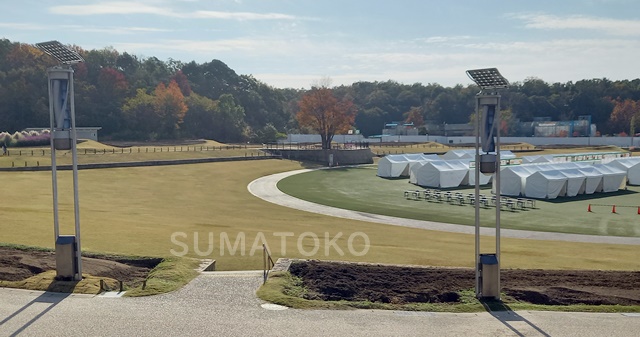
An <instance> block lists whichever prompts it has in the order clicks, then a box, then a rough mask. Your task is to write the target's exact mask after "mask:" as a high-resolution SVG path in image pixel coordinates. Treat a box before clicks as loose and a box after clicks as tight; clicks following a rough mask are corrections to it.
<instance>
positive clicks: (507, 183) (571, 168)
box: [378, 150, 640, 199]
mask: <svg viewBox="0 0 640 337" xmlns="http://www.w3.org/2000/svg"><path fill="white" fill-rule="evenodd" d="M471 151H474V154H475V150H471ZM443 157H444V156H443ZM470 162H471V159H469V158H465V159H449V160H446V159H444V158H442V159H441V158H440V157H439V156H437V155H423V154H404V155H388V156H386V157H384V158H382V159H380V161H379V162H378V176H380V177H387V178H397V177H409V182H410V183H412V184H416V185H419V186H423V187H432V188H453V187H459V186H466V185H475V169H473V168H471V167H470ZM523 162H524V160H523ZM492 181H493V176H492V175H485V174H480V181H479V183H480V184H481V185H485V184H489V183H491V182H492ZM627 182H628V183H629V184H631V185H640V157H627V158H615V159H612V160H610V161H608V162H607V163H604V164H594V163H593V162H561V163H553V162H551V163H549V162H546V163H539V164H523V165H513V166H503V167H502V169H501V175H500V190H501V194H503V195H508V196H524V197H528V198H540V199H554V198H556V197H558V196H569V197H571V196H576V195H578V194H592V193H595V192H614V191H617V190H618V189H621V188H625V186H626V184H627ZM493 189H494V192H495V186H494V188H493Z"/></svg>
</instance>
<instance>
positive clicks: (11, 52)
mask: <svg viewBox="0 0 640 337" xmlns="http://www.w3.org/2000/svg"><path fill="white" fill-rule="evenodd" d="M69 47H70V48H72V49H74V50H76V51H77V52H78V53H79V54H80V55H81V56H82V57H83V58H84V60H85V62H83V63H78V64H75V65H74V66H73V68H74V83H75V108H76V120H77V125H78V126H84V127H102V129H101V130H100V138H101V139H111V140H159V139H193V138H207V139H214V140H217V141H220V142H226V143H237V142H269V141H274V140H276V138H277V137H281V136H282V135H283V134H286V133H307V132H309V130H308V129H305V128H304V127H301V126H300V125H298V122H297V121H296V118H295V116H296V114H297V113H298V110H299V102H300V99H301V98H302V96H303V95H304V94H305V92H306V90H304V89H294V88H274V87H272V86H270V85H267V84H265V83H263V82H261V81H259V80H257V79H256V78H254V77H253V76H252V75H243V74H240V75H238V74H237V73H236V72H235V71H234V70H233V69H230V68H229V67H228V66H227V65H226V64H225V63H224V62H223V61H221V60H217V59H212V60H211V61H210V62H205V63H201V64H199V63H196V62H195V61H191V62H188V63H185V62H182V61H178V60H173V59H169V60H166V61H162V60H159V59H158V58H156V57H139V56H136V55H131V54H129V53H126V52H122V53H121V52H119V51H117V50H115V49H114V48H111V47H107V48H104V49H99V50H95V49H94V50H84V49H82V48H81V47H80V46H75V45H73V46H69ZM56 64H57V62H56V61H55V60H54V59H53V58H52V57H50V56H48V55H46V54H43V53H42V52H41V51H40V50H38V49H37V48H35V47H34V46H33V45H29V44H25V43H20V42H12V41H9V40H7V39H0V132H2V131H5V132H9V133H11V132H15V131H20V130H23V129H25V128H30V127H48V126H49V105H48V93H47V68H49V67H52V66H55V65H56ZM461 76H464V74H461ZM332 91H333V94H334V95H335V96H336V97H337V98H338V99H340V100H348V101H351V102H352V103H353V104H354V106H355V109H356V113H355V121H354V124H355V125H353V128H354V129H356V130H359V131H360V133H362V134H363V135H364V136H371V135H377V134H380V132H381V129H382V128H383V126H384V124H385V123H389V122H392V121H406V122H413V123H414V124H415V125H417V126H422V125H424V124H425V123H431V124H443V123H448V124H456V123H469V122H470V120H471V117H472V115H473V113H474V110H475V100H474V96H475V95H476V94H477V93H478V91H479V88H478V87H477V86H475V85H467V86H463V85H456V86H453V87H444V86H441V85H439V84H437V83H430V82H429V79H428V78H425V82H424V83H414V84H402V83H398V82H396V81H394V80H392V79H389V80H387V81H381V82H356V83H353V84H351V85H341V86H336V87H333V88H332ZM501 95H502V101H501V110H502V111H503V125H502V126H501V127H502V129H503V132H504V135H512V134H515V133H517V127H516V125H517V122H528V121H532V120H534V119H536V118H550V119H551V120H573V119H577V118H578V117H579V116H585V115H589V116H590V118H591V120H592V123H595V124H596V125H597V128H598V131H599V133H601V134H602V135H628V134H629V133H635V129H636V127H640V79H638V78H636V79H633V80H616V81H612V80H608V79H606V78H601V79H580V80H577V81H576V82H573V81H569V82H566V83H547V82H545V81H544V80H543V79H539V78H526V79H524V80H522V81H519V82H512V83H511V86H510V87H509V88H508V89H507V90H503V91H502V92H501Z"/></svg>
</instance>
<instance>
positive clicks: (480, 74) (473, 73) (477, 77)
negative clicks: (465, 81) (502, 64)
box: [467, 68, 509, 90]
mask: <svg viewBox="0 0 640 337" xmlns="http://www.w3.org/2000/svg"><path fill="white" fill-rule="evenodd" d="M467 76H469V78H470V79H471V80H472V81H474V82H475V83H476V84H477V85H478V86H479V87H480V88H481V89H482V90H492V89H504V88H507V87H509V81H507V79H506V78H504V77H503V76H502V75H500V72H499V71H498V69H497V68H485V69H473V70H467Z"/></svg>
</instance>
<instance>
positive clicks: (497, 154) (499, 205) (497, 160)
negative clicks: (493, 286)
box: [495, 95, 502, 300]
mask: <svg viewBox="0 0 640 337" xmlns="http://www.w3.org/2000/svg"><path fill="white" fill-rule="evenodd" d="M497 99H498V102H497V104H496V106H495V109H496V113H495V116H496V117H495V127H496V129H497V130H496V173H495V178H496V258H497V260H498V277H497V280H496V282H497V283H498V297H497V299H498V300H499V299H500V289H502V288H500V263H501V259H500V212H501V210H502V205H501V204H500V194H501V189H500V95H497Z"/></svg>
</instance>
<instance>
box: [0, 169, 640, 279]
mask: <svg viewBox="0 0 640 337" xmlns="http://www.w3.org/2000/svg"><path fill="white" fill-rule="evenodd" d="M300 168H303V165H302V164H300V163H298V162H293V161H286V160H261V161H243V162H224V163H209V164H192V165H181V166H158V167H139V168H113V169H99V170H83V171H80V173H79V180H80V208H81V209H80V216H81V228H82V247H83V249H84V250H88V251H93V252H103V253H117V254H127V255H146V256H160V257H162V256H168V255H171V253H170V252H171V250H172V249H173V250H174V251H182V250H183V246H180V245H177V244H176V243H175V242H172V241H171V237H172V235H175V234H174V233H184V236H178V237H177V238H178V241H179V242H180V243H182V244H184V245H185V246H186V247H188V256H193V257H199V255H203V254H196V252H195V248H196V247H195V246H196V244H197V248H199V250H200V251H202V252H204V253H207V252H206V251H207V248H208V242H209V235H211V236H212V238H213V240H212V243H213V245H214V247H213V248H214V249H213V251H212V252H210V253H208V254H204V255H206V256H202V257H206V258H213V259H216V260H217V261H218V263H217V266H218V268H219V269H222V270H238V269H260V268H262V256H261V251H259V250H255V251H253V254H251V253H252V252H251V250H252V248H256V249H257V248H258V246H259V244H261V242H262V241H261V239H262V237H264V239H265V241H266V242H267V243H268V245H269V247H270V248H271V251H272V254H273V255H274V258H278V257H282V256H286V257H292V258H309V257H310V258H317V259H329V260H349V261H368V262H383V263H398V264H418V265H433V266H467V267H472V266H473V261H474V252H473V250H474V247H473V242H474V238H473V236H472V235H465V234H455V233H445V232H437V231H428V230H420V229H412V228H402V227H396V226H387V225H381V224H374V223H368V222H362V221H352V220H345V219H339V218H333V217H328V216H324V215H320V214H314V213H308V212H304V211H298V210H293V209H289V208H286V207H281V206H277V205H274V204H270V203H268V202H266V201H263V200H261V199H259V198H256V197H254V196H253V195H251V194H250V193H249V192H248V191H247V185H248V184H249V183H250V182H251V181H252V180H254V179H256V178H258V177H261V176H264V175H268V174H273V173H277V172H283V171H289V170H295V169H300ZM334 172H335V173H350V172H351V173H355V172H357V171H351V170H346V171H344V172H341V171H334ZM372 172H373V171H372ZM327 174H328V173H327ZM336 177H338V175H336ZM0 181H1V182H2V191H3V194H2V201H1V202H0V242H4V243H12V244H23V245H32V246H41V247H53V244H54V238H53V215H52V206H51V205H52V195H51V174H50V172H0ZM386 183H401V182H394V181H387V182H386ZM59 190H60V212H61V213H60V216H61V225H62V234H65V233H71V231H72V228H73V200H72V192H71V172H68V171H65V172H60V177H59ZM359 190H360V191H362V190H363V188H362V186H359V187H358V188H357V189H354V190H353V191H352V192H353V193H356V192H357V191H359ZM334 194H335V195H337V196H339V195H341V194H342V192H339V191H338V190H337V191H336V192H335V193H334ZM342 199H343V200H347V199H346V198H342ZM370 201H372V202H373V201H375V200H370ZM419 205H421V206H425V207H426V206H427V205H426V204H425V203H422V204H419ZM414 207H415V206H414ZM460 209H462V207H460ZM533 212H537V211H531V213H533ZM281 232H291V233H292V235H293V236H282V234H279V235H280V236H276V235H274V233H275V234H277V233H281ZM305 232H311V233H315V235H317V236H318V237H319V238H320V239H321V240H320V249H319V250H318V252H317V253H316V254H314V255H312V256H306V255H304V254H302V253H301V252H300V251H299V249H298V248H297V246H298V243H300V244H301V245H302V248H303V249H305V250H306V251H307V252H310V251H312V249H313V248H314V247H315V246H316V244H315V242H314V240H313V237H312V236H309V235H307V236H305V237H301V234H303V233H305ZM354 232H362V233H365V234H366V235H367V236H368V238H369V240H370V246H369V249H368V252H367V253H366V254H365V255H363V256H356V255H354V254H351V253H349V251H348V250H347V241H348V238H349V236H350V235H351V234H352V233H354ZM195 233H197V234H198V238H197V240H195V243H196V244H194V238H195ZM223 233H225V234H226V235H227V236H228V237H229V238H230V239H231V243H233V242H234V240H235V239H236V238H237V237H238V236H239V235H242V233H244V236H245V240H246V242H245V247H246V250H245V253H244V254H243V255H242V254H241V252H240V249H238V250H237V251H236V253H235V254H233V255H232V254H230V249H227V248H225V249H224V250H223V252H224V254H223V255H221V254H220V236H221V235H222V234H223ZM261 233H262V234H261ZM339 233H342V236H340V237H339V238H338V239H336V241H335V242H336V244H337V246H338V247H340V248H341V250H342V251H343V252H344V254H339V253H338V252H337V250H336V249H334V248H332V246H329V249H328V254H325V245H324V243H325V240H324V239H325V235H326V236H328V238H329V239H332V238H335V237H336V236H337V235H339ZM180 235H182V234H180ZM281 240H284V241H281ZM483 240H485V241H486V242H483V247H490V244H491V243H492V242H493V238H491V237H487V238H483ZM283 242H284V243H285V244H286V252H284V251H283V249H282V248H283V247H282V246H283V244H282V243H283ZM254 243H255V244H254ZM353 245H354V248H355V250H356V251H358V252H361V251H363V249H364V247H363V240H360V239H356V240H354V241H353ZM501 248H502V249H501V251H502V266H503V267H505V268H547V269H617V270H640V260H639V259H638V247H637V246H624V245H608V244H585V243H567V242H557V241H534V240H522V239H507V238H505V239H503V240H502V247H501ZM488 250H489V251H491V249H488Z"/></svg>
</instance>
